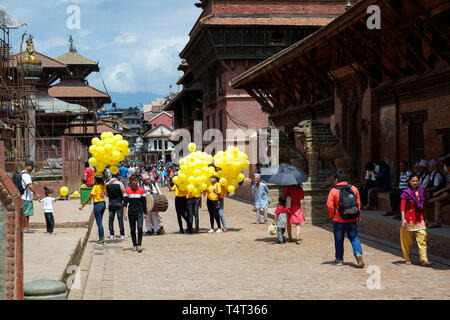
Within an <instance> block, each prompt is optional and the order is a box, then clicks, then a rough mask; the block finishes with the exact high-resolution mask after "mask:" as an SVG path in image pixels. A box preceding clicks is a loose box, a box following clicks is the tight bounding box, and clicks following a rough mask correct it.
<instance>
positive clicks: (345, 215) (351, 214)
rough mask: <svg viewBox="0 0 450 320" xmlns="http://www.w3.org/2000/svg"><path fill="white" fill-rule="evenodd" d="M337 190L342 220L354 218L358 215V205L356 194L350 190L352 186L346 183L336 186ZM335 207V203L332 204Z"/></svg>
mask: <svg viewBox="0 0 450 320" xmlns="http://www.w3.org/2000/svg"><path fill="white" fill-rule="evenodd" d="M335 188H336V189H338V190H339V208H337V209H338V212H339V215H340V216H341V218H342V219H343V220H347V221H348V220H355V219H357V218H358V217H359V215H360V212H359V207H358V200H357V199H356V195H355V193H354V192H353V190H352V186H351V185H350V184H347V185H345V186H336V187H335ZM334 208H335V209H336V205H335V206H334Z"/></svg>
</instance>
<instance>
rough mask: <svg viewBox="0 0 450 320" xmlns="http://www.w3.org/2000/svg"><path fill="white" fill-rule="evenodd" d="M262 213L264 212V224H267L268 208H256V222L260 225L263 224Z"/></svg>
mask: <svg viewBox="0 0 450 320" xmlns="http://www.w3.org/2000/svg"><path fill="white" fill-rule="evenodd" d="M260 211H264V223H266V222H267V207H265V208H256V220H257V222H258V223H261V218H260Z"/></svg>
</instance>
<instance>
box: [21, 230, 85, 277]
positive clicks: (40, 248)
mask: <svg viewBox="0 0 450 320" xmlns="http://www.w3.org/2000/svg"><path fill="white" fill-rule="evenodd" d="M87 230H88V229H87V228H75V229H70V228H62V229H55V234H54V235H48V234H47V233H45V230H34V232H33V233H25V234H24V282H28V281H32V280H39V279H49V280H60V279H61V277H62V276H63V273H64V271H65V269H66V267H67V264H68V263H69V261H70V258H71V256H72V254H73V253H74V251H75V249H76V248H77V246H78V243H79V241H83V239H84V237H85V236H86V234H87Z"/></svg>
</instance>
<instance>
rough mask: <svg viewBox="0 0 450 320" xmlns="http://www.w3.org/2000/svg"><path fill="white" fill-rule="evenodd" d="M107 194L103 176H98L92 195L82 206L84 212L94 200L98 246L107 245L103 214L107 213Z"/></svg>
mask: <svg viewBox="0 0 450 320" xmlns="http://www.w3.org/2000/svg"><path fill="white" fill-rule="evenodd" d="M105 194H106V185H105V182H104V181H103V176H96V177H95V180H94V187H93V188H92V191H91V194H90V195H89V197H88V198H87V199H86V200H85V201H84V203H83V204H82V205H81V207H80V210H83V208H84V206H85V205H86V204H87V203H88V202H89V200H91V199H93V200H94V216H95V222H96V223H97V227H98V238H99V240H98V244H105V232H104V229H103V223H102V220H103V213H104V212H105V209H106V205H105Z"/></svg>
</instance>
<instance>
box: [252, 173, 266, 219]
mask: <svg viewBox="0 0 450 320" xmlns="http://www.w3.org/2000/svg"><path fill="white" fill-rule="evenodd" d="M254 177H255V179H254V180H255V184H254V185H253V187H252V192H253V196H254V197H255V208H256V221H257V223H258V224H259V223H261V218H260V211H264V224H266V223H267V209H268V207H269V204H270V203H269V188H267V186H266V185H265V184H264V183H262V182H261V175H260V174H255V176H254Z"/></svg>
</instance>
